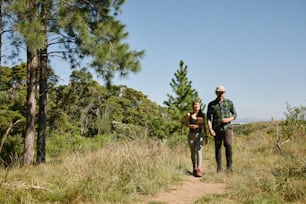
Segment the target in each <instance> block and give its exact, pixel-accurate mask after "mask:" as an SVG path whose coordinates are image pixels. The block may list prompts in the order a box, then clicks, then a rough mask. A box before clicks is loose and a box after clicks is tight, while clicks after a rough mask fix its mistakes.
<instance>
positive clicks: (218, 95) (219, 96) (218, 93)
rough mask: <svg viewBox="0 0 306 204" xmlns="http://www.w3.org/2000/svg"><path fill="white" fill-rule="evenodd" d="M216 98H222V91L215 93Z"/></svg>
mask: <svg viewBox="0 0 306 204" xmlns="http://www.w3.org/2000/svg"><path fill="white" fill-rule="evenodd" d="M216 94H217V97H218V98H223V96H224V91H216Z"/></svg>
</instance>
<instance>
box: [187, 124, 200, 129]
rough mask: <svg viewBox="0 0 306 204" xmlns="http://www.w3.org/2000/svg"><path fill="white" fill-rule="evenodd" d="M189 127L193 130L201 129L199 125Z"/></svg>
mask: <svg viewBox="0 0 306 204" xmlns="http://www.w3.org/2000/svg"><path fill="white" fill-rule="evenodd" d="M189 127H190V128H191V129H197V128H199V125H189Z"/></svg>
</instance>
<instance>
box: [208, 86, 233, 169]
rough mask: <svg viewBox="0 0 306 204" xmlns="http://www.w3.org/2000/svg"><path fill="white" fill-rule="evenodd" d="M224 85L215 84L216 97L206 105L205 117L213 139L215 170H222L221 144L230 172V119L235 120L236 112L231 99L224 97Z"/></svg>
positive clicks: (231, 138) (231, 139) (231, 131)
mask: <svg viewBox="0 0 306 204" xmlns="http://www.w3.org/2000/svg"><path fill="white" fill-rule="evenodd" d="M224 93H225V88H224V86H217V88H216V95H217V98H216V99H215V100H213V101H211V102H210V103H209V104H208V107H207V119H208V127H209V132H210V134H211V135H212V136H214V140H215V157H216V163H217V172H220V171H222V165H221V146H222V142H223V143H224V147H225V156H226V167H227V172H232V171H233V169H232V141H233V129H232V126H231V121H233V120H235V119H236V117H237V113H236V110H235V107H234V104H233V102H232V101H231V100H229V99H226V98H224Z"/></svg>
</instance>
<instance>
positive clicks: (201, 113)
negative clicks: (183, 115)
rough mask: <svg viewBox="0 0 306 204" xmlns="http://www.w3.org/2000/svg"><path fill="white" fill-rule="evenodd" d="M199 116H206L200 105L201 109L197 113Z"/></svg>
mask: <svg viewBox="0 0 306 204" xmlns="http://www.w3.org/2000/svg"><path fill="white" fill-rule="evenodd" d="M197 117H204V114H203V111H202V108H201V107H200V110H199V112H198V114H197Z"/></svg>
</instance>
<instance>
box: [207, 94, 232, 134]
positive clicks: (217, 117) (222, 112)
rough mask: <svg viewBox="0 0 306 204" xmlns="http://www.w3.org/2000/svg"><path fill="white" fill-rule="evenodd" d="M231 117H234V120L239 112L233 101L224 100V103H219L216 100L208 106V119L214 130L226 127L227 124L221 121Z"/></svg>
mask: <svg viewBox="0 0 306 204" xmlns="http://www.w3.org/2000/svg"><path fill="white" fill-rule="evenodd" d="M231 116H234V118H236V117H237V112H236V110H235V107H234V104H233V102H232V101H231V100H229V99H226V98H224V99H223V101H222V102H219V101H218V100H217V99H215V100H213V101H211V102H210V103H209V104H208V107H207V119H208V120H210V121H212V127H213V128H214V129H215V128H218V127H221V126H226V125H227V124H224V123H222V122H221V120H222V119H223V118H229V117H231Z"/></svg>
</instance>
